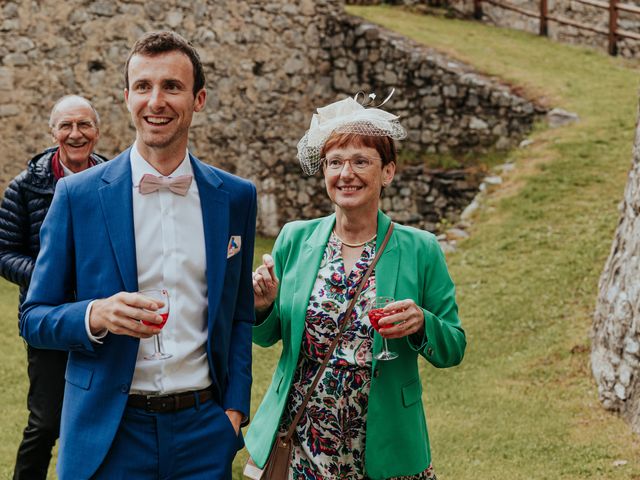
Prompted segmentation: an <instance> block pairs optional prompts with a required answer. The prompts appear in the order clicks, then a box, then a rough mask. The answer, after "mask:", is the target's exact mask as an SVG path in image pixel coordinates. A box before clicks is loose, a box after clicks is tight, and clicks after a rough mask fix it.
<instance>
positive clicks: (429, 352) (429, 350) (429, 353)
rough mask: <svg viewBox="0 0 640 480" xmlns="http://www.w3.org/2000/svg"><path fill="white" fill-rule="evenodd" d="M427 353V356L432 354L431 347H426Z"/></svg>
mask: <svg viewBox="0 0 640 480" xmlns="http://www.w3.org/2000/svg"><path fill="white" fill-rule="evenodd" d="M427 355H429V356H431V355H433V349H432V348H431V347H429V348H428V349H427Z"/></svg>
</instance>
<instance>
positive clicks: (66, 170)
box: [60, 160, 75, 177]
mask: <svg viewBox="0 0 640 480" xmlns="http://www.w3.org/2000/svg"><path fill="white" fill-rule="evenodd" d="M60 166H61V167H62V171H63V172H64V176H65V177H70V176H71V175H73V174H74V173H75V172H73V171H71V170H69V168H68V167H67V166H66V165H65V164H64V162H63V161H62V160H60Z"/></svg>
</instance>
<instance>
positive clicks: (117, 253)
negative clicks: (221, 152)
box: [20, 150, 256, 479]
mask: <svg viewBox="0 0 640 480" xmlns="http://www.w3.org/2000/svg"><path fill="white" fill-rule="evenodd" d="M191 163H192V166H193V171H194V180H195V182H196V183H197V185H198V190H199V193H200V203H201V206H202V219H203V223H204V236H205V249H206V259H207V265H206V276H207V283H208V325H209V336H208V341H207V353H208V360H209V368H210V370H211V377H212V379H213V391H214V395H215V397H216V401H217V402H218V403H219V404H220V405H221V406H222V407H223V408H224V409H229V408H232V409H235V410H239V411H240V412H243V413H244V414H245V415H246V416H247V417H248V415H249V399H250V388H251V327H252V324H253V321H254V311H253V289H252V285H251V271H252V262H253V244H254V236H255V217H256V192H255V187H254V186H253V185H252V184H251V183H250V182H248V181H246V180H242V179H240V178H238V177H235V176H233V175H230V174H228V173H226V172H223V171H221V170H218V169H216V168H214V167H211V166H209V165H206V164H204V163H202V162H200V161H199V160H198V159H196V158H195V157H191ZM96 206H98V207H96ZM231 235H240V236H241V238H242V248H241V250H240V252H239V253H238V254H236V255H234V256H233V257H231V258H229V259H227V245H228V242H229V238H230V236H231ZM41 240H42V247H41V250H40V254H39V256H38V259H37V261H36V266H35V270H34V274H33V278H32V281H31V286H30V288H29V293H28V296H27V300H26V302H25V308H24V313H23V315H22V319H21V327H20V330H21V335H22V336H23V337H24V338H25V339H26V340H27V342H28V343H29V344H30V345H32V346H34V347H42V348H49V349H60V350H69V351H70V355H69V362H68V365H67V371H66V376H65V378H66V386H65V397H64V404H63V408H62V425H61V432H60V452H59V460H58V474H59V476H60V478H61V479H65V478H73V479H80V478H89V477H90V476H91V475H92V474H93V473H94V472H95V471H96V469H97V468H98V466H99V465H100V464H101V463H102V461H103V459H104V457H105V456H106V454H107V452H108V450H109V447H110V445H111V442H112V441H113V438H114V436H115V433H116V430H117V428H118V425H119V423H120V420H121V418H122V414H123V411H124V408H125V404H126V401H127V395H128V392H129V387H130V384H131V379H132V378H133V372H134V367H135V363H136V354H137V351H138V343H139V341H138V340H137V339H135V338H132V337H128V336H120V335H113V334H109V335H107V337H105V339H104V343H103V344H94V343H92V342H91V341H90V340H89V338H88V337H87V334H86V330H85V322H84V317H85V311H86V309H87V305H88V304H89V302H91V301H92V300H95V299H98V298H105V297H108V296H111V295H113V294H115V293H117V292H120V291H129V292H135V291H137V290H138V281H137V268H136V253H135V236H134V226H133V211H132V180H131V167H130V161H129V150H127V151H125V152H123V153H122V154H120V155H119V156H118V157H116V158H115V159H114V160H112V161H110V162H107V163H105V164H103V165H100V166H97V167H94V168H91V169H88V170H86V171H84V172H82V173H79V174H77V175H73V176H72V177H69V178H64V179H62V180H61V181H60V182H58V185H57V188H56V193H55V196H54V199H53V203H52V205H51V208H50V210H49V213H48V215H47V217H46V219H45V222H44V224H43V227H42V231H41Z"/></svg>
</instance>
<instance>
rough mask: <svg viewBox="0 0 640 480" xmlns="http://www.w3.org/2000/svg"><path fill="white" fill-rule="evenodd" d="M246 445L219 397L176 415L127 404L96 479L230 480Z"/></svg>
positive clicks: (95, 476) (88, 453)
mask: <svg viewBox="0 0 640 480" xmlns="http://www.w3.org/2000/svg"><path fill="white" fill-rule="evenodd" d="M243 445H244V442H243V440H242V434H240V435H236V433H235V430H234V429H233V426H232V424H231V422H230V421H229V419H228V417H227V415H226V414H225V413H224V410H223V409H222V407H220V405H218V404H217V403H215V402H214V401H213V400H210V401H208V402H205V403H203V404H201V405H198V406H195V407H193V408H188V409H185V410H180V411H178V412H171V413H149V412H146V411H144V410H142V409H138V408H132V407H126V409H125V412H124V415H123V417H122V421H121V422H120V426H119V427H118V432H117V433H116V437H115V439H114V441H113V443H112V444H111V448H110V449H109V453H108V454H107V457H106V458H105V460H104V462H103V463H102V465H100V467H99V468H98V471H97V472H96V473H95V475H94V476H93V477H91V478H92V479H94V480H120V479H122V480H125V479H126V480H131V479H136V480H178V479H180V480H205V479H206V480H230V479H231V463H232V461H233V458H234V456H235V454H236V452H237V451H238V450H239V449H240V448H242V446H243ZM90 454H91V452H87V455H90Z"/></svg>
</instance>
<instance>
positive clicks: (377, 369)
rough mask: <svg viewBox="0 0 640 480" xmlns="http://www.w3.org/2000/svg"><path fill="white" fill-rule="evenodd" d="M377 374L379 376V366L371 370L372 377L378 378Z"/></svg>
mask: <svg viewBox="0 0 640 480" xmlns="http://www.w3.org/2000/svg"><path fill="white" fill-rule="evenodd" d="M379 376H380V369H379V368H376V369H375V370H374V371H373V378H378V377H379Z"/></svg>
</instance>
